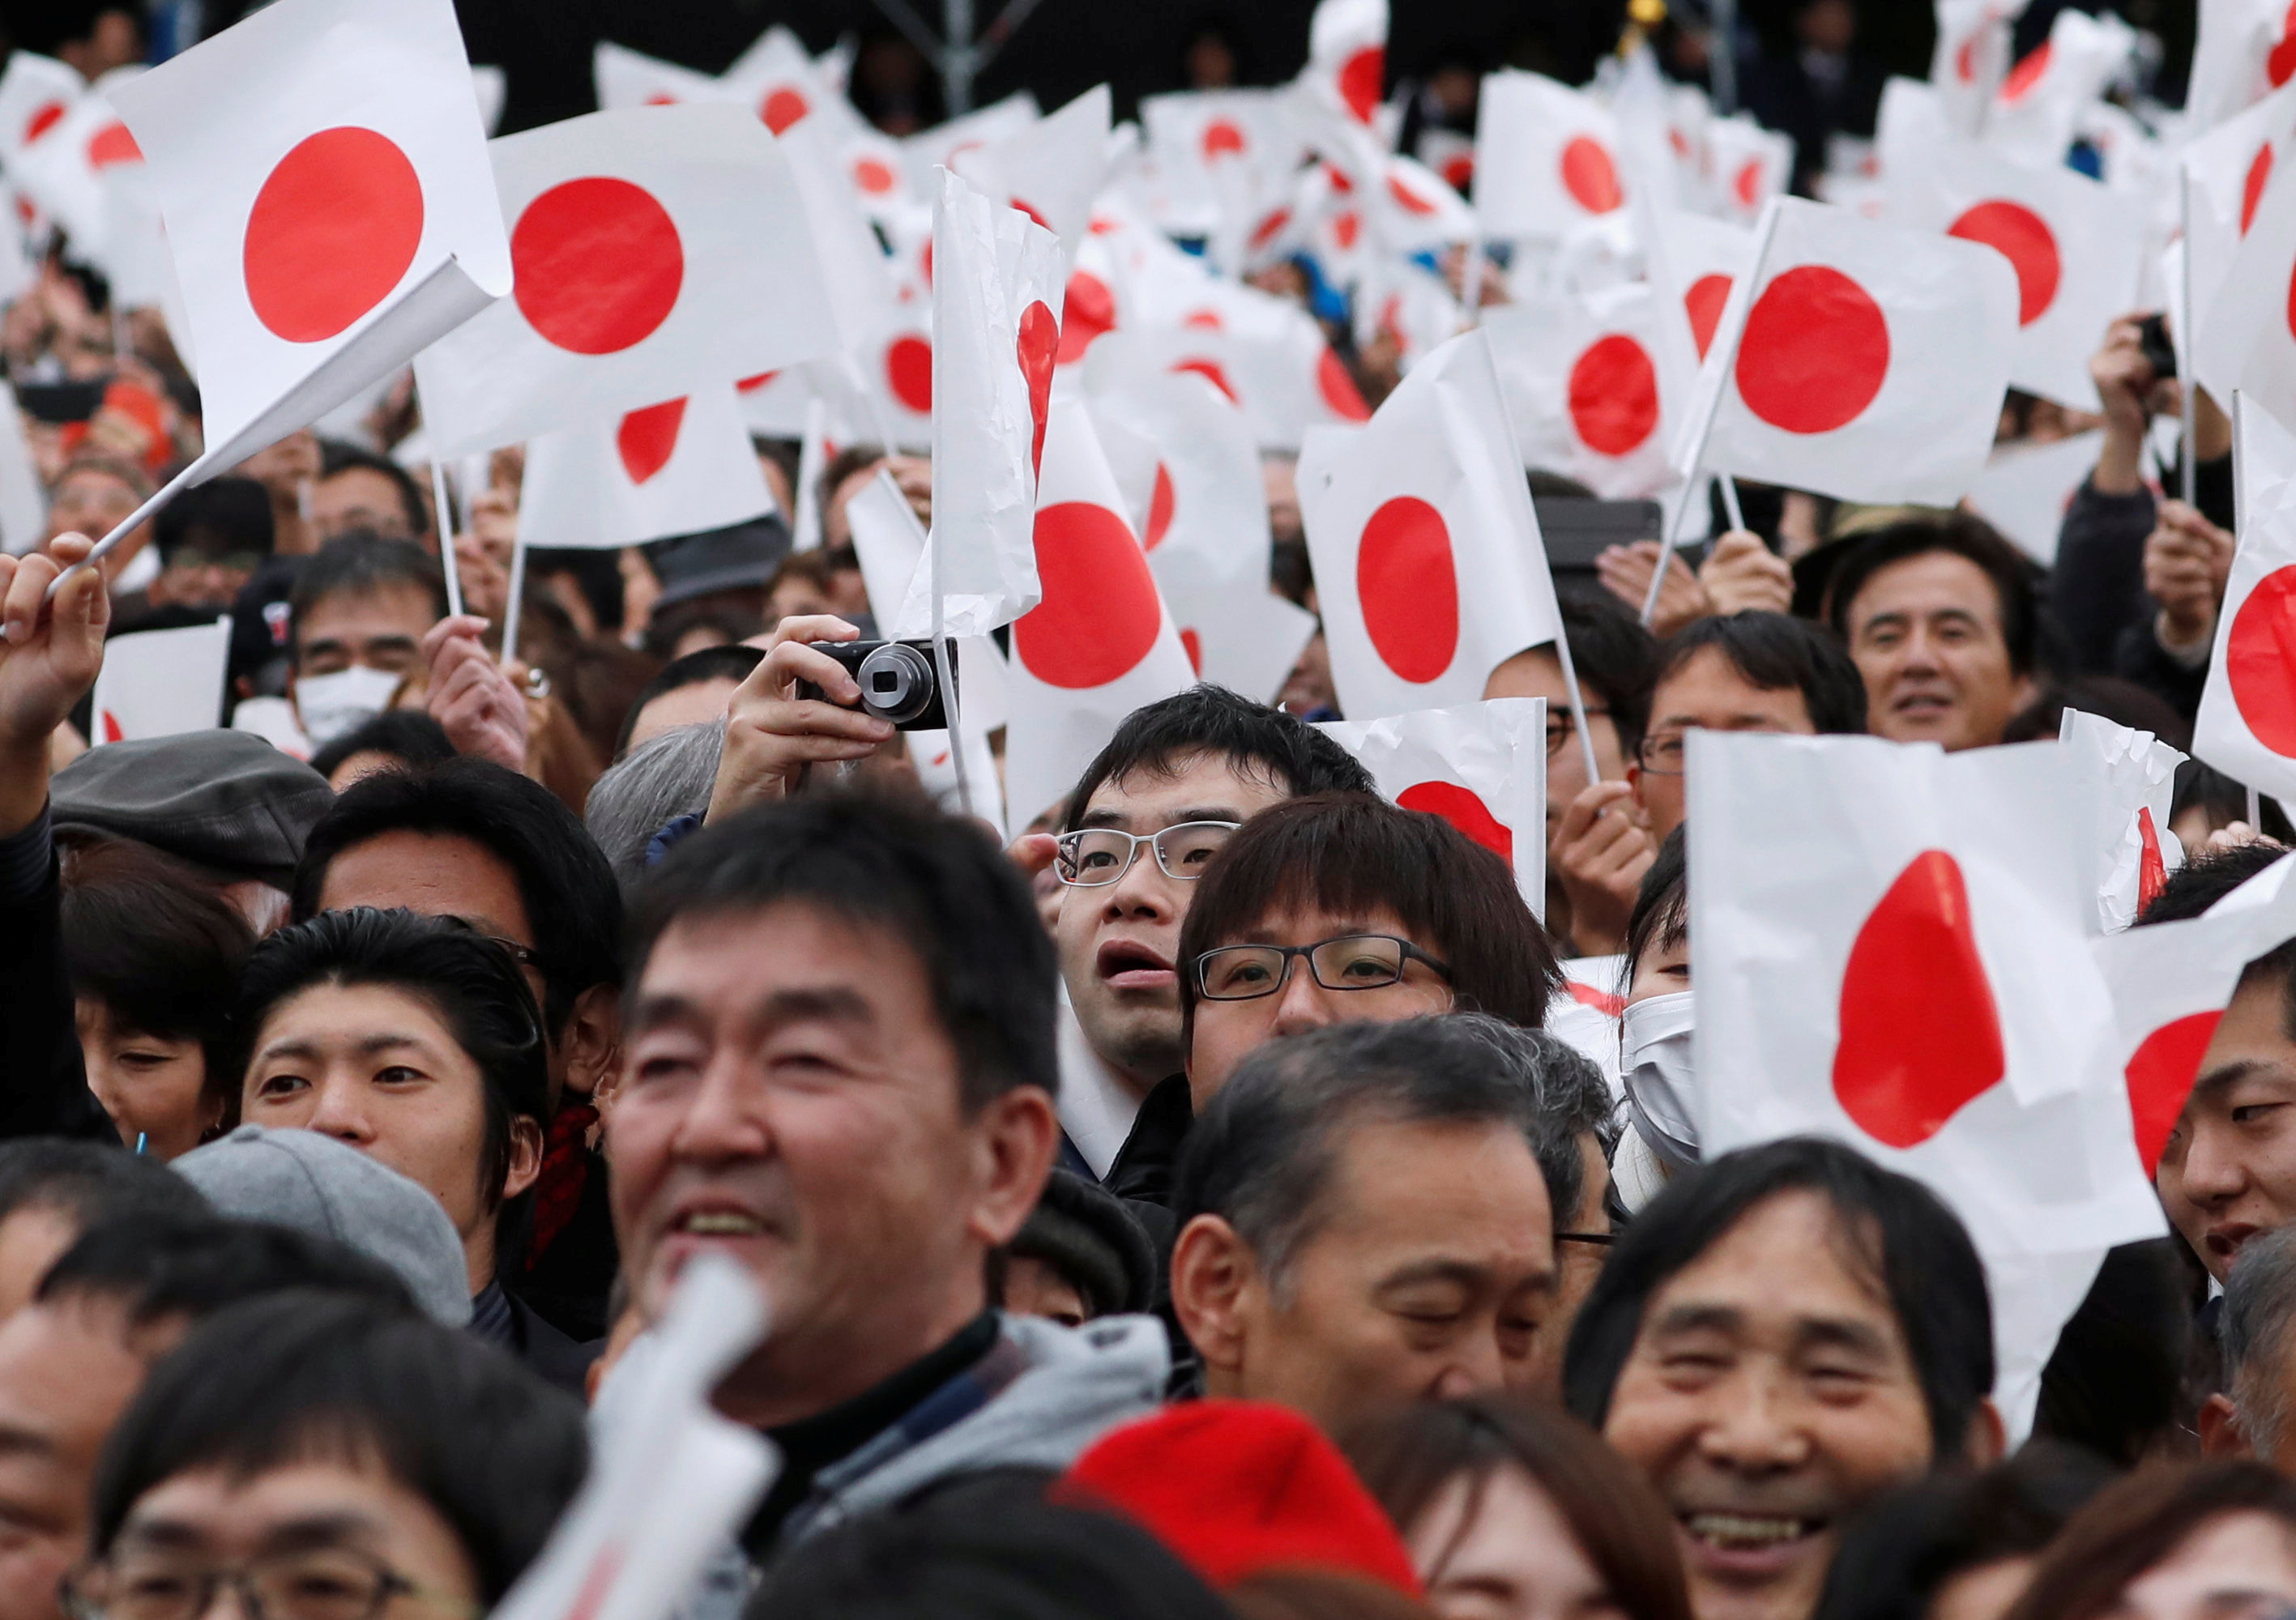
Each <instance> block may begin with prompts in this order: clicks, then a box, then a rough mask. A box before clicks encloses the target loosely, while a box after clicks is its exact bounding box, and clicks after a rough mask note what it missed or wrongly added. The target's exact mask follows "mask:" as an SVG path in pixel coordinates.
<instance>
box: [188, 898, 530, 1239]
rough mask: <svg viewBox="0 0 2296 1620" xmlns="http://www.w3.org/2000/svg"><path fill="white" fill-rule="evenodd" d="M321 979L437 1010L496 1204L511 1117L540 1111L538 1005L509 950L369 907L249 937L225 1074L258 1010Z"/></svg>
mask: <svg viewBox="0 0 2296 1620" xmlns="http://www.w3.org/2000/svg"><path fill="white" fill-rule="evenodd" d="M320 985H343V986H358V985H378V986H387V987H389V988H391V989H395V990H403V991H405V992H406V993H407V994H410V995H413V996H414V997H416V998H417V999H419V1000H420V1001H422V1002H423V1003H424V1004H425V1005H427V1006H429V1007H430V1009H431V1010H433V1011H435V1012H436V1013H437V1014H438V1015H439V1020H440V1022H442V1023H444V1024H445V1025H446V1027H447V1033H448V1034H449V1035H452V1036H454V1039H455V1044H456V1045H457V1046H459V1047H461V1048H462V1049H463V1051H464V1052H466V1053H467V1054H469V1056H470V1059H471V1062H472V1063H474V1064H476V1065H477V1066H478V1070H479V1075H480V1079H481V1080H482V1081H483V1083H484V1085H485V1091H486V1137H485V1141H484V1142H483V1143H482V1144H481V1147H480V1158H479V1163H478V1164H477V1165H476V1166H473V1170H474V1173H475V1174H476V1175H477V1178H478V1179H477V1185H478V1188H479V1190H480V1194H481V1195H482V1196H483V1197H484V1198H485V1199H486V1200H487V1202H488V1206H489V1207H496V1206H497V1205H499V1202H500V1199H501V1198H502V1189H503V1177H504V1174H506V1173H507V1171H508V1170H509V1167H510V1143H511V1123H512V1121H513V1120H516V1119H521V1118H525V1119H532V1120H534V1121H536V1122H537V1124H539V1123H541V1122H542V1121H545V1120H546V1119H547V1118H548V1117H550V1071H549V1065H548V1061H547V1058H546V1055H545V1053H546V1048H545V1046H544V1044H543V1039H542V1024H541V1015H540V1013H539V1011H538V1010H537V1009H536V1007H535V1004H534V993H533V992H532V991H531V990H529V989H528V988H527V983H526V976H525V975H524V974H522V973H521V972H520V971H519V970H518V963H517V962H516V961H512V958H511V954H510V953H509V952H507V951H505V950H504V949H503V948H502V946H500V945H496V943H495V942H494V941H493V940H491V939H488V937H486V936H484V935H483V934H480V933H478V932H476V931H475V930H473V929H471V926H470V925H469V924H468V923H466V922H464V921H463V920H462V919H460V918H458V917H430V916H425V915H423V914H422V912H409V911H402V910H393V911H381V910H378V909H377V908H375V907H373V906H371V905H361V906H354V907H352V908H350V909H349V910H348V911H340V912H320V913H319V915H317V916H316V917H314V918H312V919H311V920H309V921H307V922H298V923H293V924H291V925H290V926H288V927H286V928H283V929H280V930H279V931H278V932H277V933H275V934H274V935H272V936H271V937H269V938H268V939H266V940H265V941H264V942H263V943H262V944H261V945H258V946H256V947H255V953H254V954H253V955H252V956H250V957H249V958H248V961H247V969H246V971H245V972H244V973H242V975H241V976H240V986H239V1003H238V1005H237V1006H236V1007H235V1008H234V1010H233V1012H232V1030H233V1035H234V1065H233V1068H232V1073H233V1074H234V1076H237V1077H238V1079H239V1082H240V1084H244V1081H245V1076H246V1072H247V1064H248V1060H249V1059H250V1056H251V1055H252V1052H253V1050H254V1046H255V1042H256V1038H257V1036H258V1035H259V1034H260V1033H261V1031H262V1028H263V1021H264V1019H266V1018H268V1017H270V1016H271V1014H272V1012H273V1011H274V1010H275V1009H277V1008H278V1006H279V1005H280V1003H282V1002H285V1001H287V1000H288V999H289V998H290V997H292V996H295V995H299V994H302V993H303V992H304V991H306V990H308V989H311V988H313V987H314V986H320Z"/></svg>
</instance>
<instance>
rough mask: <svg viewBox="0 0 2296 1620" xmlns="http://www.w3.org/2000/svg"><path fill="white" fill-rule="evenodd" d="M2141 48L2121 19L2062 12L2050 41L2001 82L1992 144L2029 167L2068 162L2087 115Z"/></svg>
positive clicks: (1992, 116)
mask: <svg viewBox="0 0 2296 1620" xmlns="http://www.w3.org/2000/svg"><path fill="white" fill-rule="evenodd" d="M2135 49H2136V29H2132V28H2130V27H2129V26H2128V24H2127V23H2126V22H2123V21H2122V20H2120V18H2118V17H2115V16H2112V15H2110V14H2108V15H2105V16H2102V17H2092V16H2090V15H2089V14H2088V13H2087V12H2083V11H2076V10H2074V9H2072V8H2071V7H2070V6H2069V7H2067V8H2066V9H2065V10H2063V11H2061V12H2058V13H2057V14H2056V18H2055V20H2054V21H2052V22H2051V23H2050V25H2049V37H2047V38H2046V39H2045V40H2043V41H2042V42H2041V43H2040V44H2039V45H2037V46H2036V47H2034V49H2033V50H2032V51H2031V52H2030V53H2027V54H2026V56H2025V57H2024V58H2023V59H2022V60H2021V61H2019V62H2018V63H2017V64H2016V65H2015V66H2014V67H2013V68H2011V69H2010V70H2009V73H2008V77H2007V78H2004V79H2003V80H2002V81H2001V88H2000V89H1999V90H1998V91H1997V92H1996V93H1995V94H1994V98H1993V107H1992V110H1991V111H1990V112H1989V113H1988V114H1987V115H1986V120H1985V138H1986V141H1987V143H1989V144H1990V145H1994V146H1997V147H1999V148H2001V150H2003V151H2007V152H2013V153H2014V154H2016V155H2017V156H2019V157H2021V158H2022V159H2023V160H2025V161H2027V162H2029V163H2033V164H2036V165H2043V164H2050V163H2062V162H2063V161H2064V156H2065V148H2066V146H2068V145H2069V144H2071V141H2072V137H2073V132H2074V131H2075V130H2076V129H2077V128H2079V125H2080V120H2081V114H2082V112H2083V111H2084V110H2086V109H2087V106H2088V104H2089V103H2090V102H2094V101H2095V100H2096V99H2097V97H2098V96H2100V95H2102V94H2104V89H2105V86H2107V85H2109V84H2111V83H2112V80H2113V78H2114V76H2116V75H2117V74H2119V73H2120V70H2121V69H2122V68H2123V67H2124V66H2125V65H2126V64H2127V63H2128V58H2129V54H2130V53H2132V52H2133V51H2135Z"/></svg>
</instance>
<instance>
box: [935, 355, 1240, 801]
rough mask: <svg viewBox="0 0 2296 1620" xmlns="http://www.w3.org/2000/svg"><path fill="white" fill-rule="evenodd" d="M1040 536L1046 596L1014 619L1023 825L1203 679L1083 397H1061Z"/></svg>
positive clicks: (1011, 763)
mask: <svg viewBox="0 0 2296 1620" xmlns="http://www.w3.org/2000/svg"><path fill="white" fill-rule="evenodd" d="M935 520H936V522H938V520H939V514H938V513H936V514H935ZM1036 545H1037V576H1038V577H1039V578H1040V579H1041V580H1042V581H1043V585H1044V596H1043V600H1041V601H1038V602H1037V605H1036V606H1035V607H1034V608H1033V609H1031V610H1029V612H1027V613H1026V614H1023V615H1022V616H1021V618H1018V619H1016V620H1014V621H1013V661H1012V667H1011V675H1012V681H1011V683H1010V685H1009V686H1008V688H1007V692H1008V701H1009V705H1010V717H1009V718H1008V719H1007V720H1006V722H1005V803H1006V805H1007V806H1008V807H1009V813H1010V814H1011V817H1012V820H1013V824H1014V825H1015V826H1026V825H1027V824H1028V823H1029V822H1031V821H1033V820H1035V819H1036V817H1037V815H1038V814H1040V813H1041V812H1043V811H1044V810H1046V809H1047V808H1048V807H1050V806H1052V805H1054V804H1055V803H1056V802H1058V801H1059V799H1060V798H1061V797H1062V795H1063V794H1065V793H1066V792H1068V790H1070V789H1071V788H1073V787H1074V786H1075V785H1076V779H1077V776H1078V773H1081V772H1082V771H1083V769H1084V767H1085V766H1086V765H1087V764H1089V763H1090V762H1091V759H1092V757H1093V756H1094V755H1095V754H1096V753H1098V752H1099V751H1100V749H1102V748H1103V746H1104V745H1105V744H1106V743H1107V741H1108V740H1109V738H1111V736H1113V735H1114V734H1115V732H1116V728H1117V726H1118V725H1119V724H1121V723H1122V722H1123V719H1124V716H1127V715H1128V714H1130V713H1131V712H1132V711H1133V710H1134V709H1136V708H1139V707H1140V706H1141V705H1142V704H1144V703H1152V702H1154V701H1155V700H1157V699H1159V698H1167V697H1169V696H1171V695H1172V694H1173V693H1174V692H1177V691H1186V690H1187V689H1188V688H1189V687H1190V686H1193V685H1194V684H1195V679H1196V677H1195V672H1194V671H1193V669H1191V668H1190V667H1189V665H1188V655H1187V653H1186V651H1185V650H1184V649H1183V648H1182V647H1181V645H1180V634H1179V627H1178V626H1176V625H1175V624H1173V623H1172V618H1171V615H1170V614H1169V613H1168V612H1167V611H1166V610H1165V608H1164V599H1163V596H1162V594H1161V593H1159V592H1158V590H1157V589H1156V578H1155V576H1154V575H1153V574H1152V572H1150V570H1149V568H1148V556H1147V553H1146V552H1143V551H1142V550H1141V549H1140V542H1139V540H1138V539H1137V538H1136V536H1134V534H1133V532H1132V526H1131V524H1129V523H1128V522H1127V521H1126V520H1125V517H1124V506H1123V497H1122V496H1121V495H1119V493H1118V491H1117V487H1116V479H1114V477H1113V476H1112V475H1111V473H1110V472H1109V470H1108V462H1107V460H1106V459H1105V458H1104V457H1103V455H1102V454H1101V450H1100V441H1099V439H1098V438H1097V437H1096V436H1095V434H1094V432H1093V429H1092V418H1091V416H1090V414H1089V413H1087V410H1086V408H1085V405H1084V402H1083V401H1082V400H1080V399H1059V400H1055V401H1054V403H1053V409H1052V417H1051V421H1050V424H1049V426H1048V427H1047V429H1046V434H1045V460H1044V467H1043V470H1042V473H1041V475H1040V477H1039V479H1038V485H1037V523H1036Z"/></svg>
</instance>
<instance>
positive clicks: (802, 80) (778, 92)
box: [719, 23, 860, 135]
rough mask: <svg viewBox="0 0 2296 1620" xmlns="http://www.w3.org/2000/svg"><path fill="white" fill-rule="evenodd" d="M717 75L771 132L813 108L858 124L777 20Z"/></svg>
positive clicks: (809, 113)
mask: <svg viewBox="0 0 2296 1620" xmlns="http://www.w3.org/2000/svg"><path fill="white" fill-rule="evenodd" d="M719 78H720V80H721V82H722V83H723V84H724V85H725V86H726V88H727V89H728V90H730V91H734V92H735V93H737V94H740V95H741V96H742V99H743V100H744V101H746V102H748V104H749V106H750V110H751V111H752V112H753V113H754V114H755V115H756V117H757V119H758V122H759V123H761V124H763V125H764V126H765V127H767V129H770V130H772V131H773V132H774V133H775V135H780V134H782V133H783V132H784V131H786V130H787V129H789V128H790V127H791V126H792V125H794V124H796V123H798V122H799V121H800V120H801V119H807V118H809V117H811V116H813V115H814V114H815V113H816V112H820V113H825V114H827V115H828V116H829V117H830V118H831V119H837V118H838V117H839V115H840V113H841V114H842V115H843V118H844V119H849V120H850V121H851V122H853V123H859V122H860V119H859V117H858V115H857V114H856V113H854V112H853V110H852V109H851V106H850V104H849V103H848V102H846V100H845V98H844V96H843V95H841V94H839V92H838V90H837V88H836V86H833V85H832V84H830V83H829V82H828V81H827V80H826V79H824V78H823V77H822V74H821V70H820V69H819V68H818V67H817V66H816V64H815V62H814V60H813V58H812V57H811V56H809V55H808V54H807V53H806V49H805V44H804V42H803V41H802V40H800V39H799V38H798V37H797V36H796V35H795V34H793V33H791V31H790V30H789V29H787V28H785V27H783V26H782V25H781V24H779V23H776V24H775V25H774V26H773V27H772V28H769V29H767V30H766V31H765V32H764V33H762V34H760V35H758V37H757V38H756V39H754V40H752V41H751V42H750V47H749V49H747V50H746V51H743V52H742V54H741V55H740V56H738V57H736V58H735V59H734V63H733V65H732V66H730V67H728V68H727V69H726V71H725V72H724V73H723V74H721V75H720V76H719Z"/></svg>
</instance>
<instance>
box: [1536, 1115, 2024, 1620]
mask: <svg viewBox="0 0 2296 1620" xmlns="http://www.w3.org/2000/svg"><path fill="white" fill-rule="evenodd" d="M1992 1387H1993V1322H1992V1310H1991V1306H1990V1303H1989V1297H1988V1295H1987V1292H1986V1283H1985V1268H1984V1265H1983V1264H1982V1263H1981V1262H1980V1260H1979V1259H1978V1257H1977V1251H1976V1249H1975V1248H1973V1247H1972V1245H1971V1243H1970V1240H1969V1234H1968V1233H1967V1232H1966V1231H1964V1230H1963V1228H1962V1225H1961V1223H1960V1222H1959V1221H1958V1220H1956V1218H1955V1217H1954V1215H1953V1214H1952V1212H1951V1211H1949V1210H1948V1209H1947V1208H1946V1207H1945V1206H1944V1205H1943V1204H1941V1203H1939V1201H1938V1199H1937V1198H1936V1197H1935V1196H1934V1195H1933V1194H1931V1192H1930V1191H1929V1190H1927V1189H1926V1188H1924V1187H1923V1186H1922V1185H1921V1184H1920V1183H1919V1182H1915V1181H1912V1180H1910V1179H1909V1178H1907V1177H1906V1176H1902V1175H1898V1174H1894V1173H1892V1172H1890V1171H1887V1170H1883V1169H1882V1168H1880V1167H1879V1166H1875V1165H1874V1164H1873V1163H1871V1162H1870V1161H1868V1160H1866V1159H1865V1158H1861V1157H1859V1156H1858V1155H1857V1153H1856V1152H1855V1151H1853V1150H1850V1149H1849V1148H1846V1147H1843V1146H1841V1145H1840V1144H1838V1143H1834V1142H1827V1141H1818V1140H1816V1139H1815V1138H1808V1137H1799V1138H1792V1139H1789V1140H1787V1141H1778V1142H1773V1143H1770V1144H1768V1145H1767V1146H1765V1147H1759V1148H1750V1149H1746V1150H1743V1151H1741V1152H1737V1153H1733V1154H1728V1155H1726V1156H1725V1157H1723V1158H1718V1159H1716V1160H1715V1161H1713V1162H1712V1163H1711V1164H1709V1165H1705V1166H1701V1167H1700V1168H1698V1169H1697V1170H1694V1171H1691V1172H1688V1173H1686V1174H1684V1175H1682V1176H1681V1177H1680V1178H1679V1179H1677V1181H1675V1182H1673V1183H1672V1184H1671V1185H1670V1186H1669V1188H1668V1189H1667V1190H1666V1191H1665V1192H1663V1193H1661V1195H1660V1196H1659V1197H1658V1198H1657V1199H1655V1200H1654V1201H1653V1202H1652V1203H1651V1204H1650V1205H1649V1206H1648V1207H1645V1208H1644V1210H1643V1211H1642V1212H1641V1214H1639V1215H1636V1218H1635V1221H1634V1223H1633V1224H1632V1225H1631V1226H1629V1227H1628V1229H1627V1231H1626V1233H1625V1235H1624V1236H1623V1237H1622V1238H1621V1239H1620V1241H1619V1244H1618V1246H1617V1248H1616V1249H1615V1250H1614V1251H1613V1252H1612V1254H1611V1260H1610V1264H1608V1265H1607V1266H1606V1267H1604V1269H1603V1275H1602V1277H1601V1279H1600V1280H1598V1281H1597V1282H1596V1283H1595V1289H1594V1292H1593V1293H1592V1294H1591V1295H1590V1296H1589V1297H1588V1298H1587V1304H1586V1306H1585V1308H1584V1309H1582V1310H1581V1311H1580V1313H1579V1321H1578V1323H1577V1326H1576V1327H1575V1328H1574V1329H1573V1330H1572V1332H1571V1337H1570V1351H1569V1354H1568V1356H1567V1359H1566V1361H1565V1363H1564V1371H1563V1389H1564V1395H1565V1398H1566V1400H1567V1402H1568V1403H1569V1405H1570V1410H1571V1411H1574V1412H1576V1413H1577V1414H1578V1415H1579V1417H1581V1418H1584V1419H1585V1420H1587V1422H1589V1423H1592V1424H1594V1425H1595V1427H1596V1428H1599V1429H1601V1430H1602V1432H1603V1438H1605V1439H1607V1440H1608V1441H1609V1442H1610V1443H1611V1445H1612V1446H1613V1447H1615V1448H1616V1449H1617V1450H1618V1452H1620V1455H1622V1456H1624V1457H1625V1458H1626V1459H1627V1460H1628V1461H1630V1462H1632V1463H1634V1464H1636V1466H1637V1467H1639V1468H1641V1469H1643V1470H1644V1472H1645V1473H1646V1474H1647V1475H1648V1476H1649V1477H1650V1479H1651V1483H1652V1485H1656V1486H1657V1487H1658V1490H1659V1493H1660V1494H1661V1496H1663V1497H1664V1498H1665V1499H1666V1501H1667V1504H1668V1506H1669V1508H1670V1509H1671V1510H1673V1512H1674V1515H1675V1526H1676V1536H1677V1540H1678V1541H1679V1542H1680V1544H1681V1547H1682V1552H1683V1560H1684V1563H1685V1566H1686V1567H1687V1569H1688V1572H1689V1576H1690V1597H1691V1604H1692V1607H1693V1608H1694V1609H1695V1610H1696V1612H1697V1615H1698V1620H1805V1617H1806V1616H1808V1615H1809V1614H1810V1612H1811V1611H1812V1609H1813V1608H1814V1607H1815V1606H1816V1602H1817V1597H1818V1591H1819V1589H1820V1587H1821V1586H1822V1585H1823V1584H1824V1583H1825V1572H1826V1569H1827V1567H1828V1566H1829V1565H1831V1564H1832V1562H1833V1555H1834V1550H1835V1548H1836V1547H1837V1546H1838V1545H1839V1544H1840V1540H1841V1531H1842V1527H1843V1526H1844V1525H1845V1524H1846V1523H1847V1521H1848V1520H1849V1519H1850V1518H1852V1517H1854V1516H1855V1515H1856V1514H1857V1512H1858V1511H1859V1510H1861V1509H1863V1508H1865V1507H1866V1505H1868V1504H1869V1503H1871V1502H1872V1501H1874V1500H1875V1499H1876V1498H1878V1497H1879V1496H1881V1495H1882V1493H1884V1492H1887V1491H1889V1490H1890V1489H1891V1488H1892V1487H1894V1486H1897V1485H1904V1484H1906V1483H1907V1482H1908V1481H1910V1480H1913V1479H1915V1478H1918V1477H1921V1476H1922V1475H1923V1474H1926V1473H1929V1472H1930V1471H1931V1470H1932V1469H1937V1468H1939V1467H1944V1466H1950V1465H1953V1464H1956V1463H1960V1462H1964V1461H1966V1462H1968V1463H1970V1464H1972V1465H1975V1466H1979V1467H1982V1466H1985V1465H1987V1464H1989V1463H1990V1462H1992V1461H1993V1460H1995V1459H1997V1457H1998V1455H1999V1454H2000V1451H2001V1438H2002V1434H2001V1423H2000V1419H1999V1417H1998V1415H1997V1413H1996V1412H1995V1411H1994V1410H1993V1405H1992V1402H1991V1399H1990V1393H1991V1390H1992Z"/></svg>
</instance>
